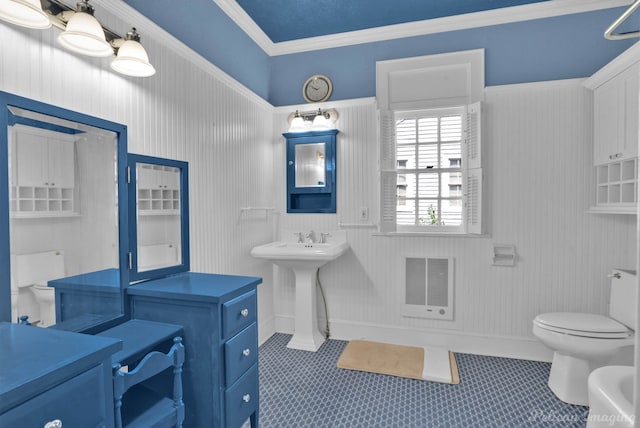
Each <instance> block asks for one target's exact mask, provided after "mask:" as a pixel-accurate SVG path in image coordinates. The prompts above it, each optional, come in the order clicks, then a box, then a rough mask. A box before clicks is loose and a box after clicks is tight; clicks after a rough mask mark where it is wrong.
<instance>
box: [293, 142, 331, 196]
mask: <svg viewBox="0 0 640 428" xmlns="http://www.w3.org/2000/svg"><path fill="white" fill-rule="evenodd" d="M325 158H326V152H325V143H311V144H296V146H295V165H296V168H295V169H296V171H295V187H324V186H325V185H326V176H325V171H326V167H325Z"/></svg>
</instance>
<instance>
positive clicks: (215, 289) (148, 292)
mask: <svg viewBox="0 0 640 428" xmlns="http://www.w3.org/2000/svg"><path fill="white" fill-rule="evenodd" d="M260 283H262V278H260V277H256V276H239V275H221V274H212V273H197V272H184V273H179V274H176V275H172V276H168V277H165V278H160V279H153V280H149V281H145V282H140V283H138V284H133V285H131V286H130V287H129V288H127V294H129V295H133V296H150V297H164V298H170V297H175V298H180V299H186V300H195V301H207V302H221V301H226V300H228V299H232V298H234V297H236V296H240V295H242V294H244V293H246V292H248V291H250V290H253V289H254V288H255V287H256V286H257V285H258V284H260Z"/></svg>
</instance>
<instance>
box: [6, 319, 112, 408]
mask: <svg viewBox="0 0 640 428" xmlns="http://www.w3.org/2000/svg"><path fill="white" fill-rule="evenodd" d="M120 349H122V342H121V341H120V340H117V339H113V338H110V337H99V336H90V335H86V334H80V333H71V332H67V331H61V330H53V329H47V328H41V327H32V326H27V325H19V324H12V323H8V322H0V350H2V351H0V413H2V412H4V411H5V410H6V409H8V408H11V407H12V406H13V405H14V404H15V403H18V402H21V401H23V400H24V399H28V398H29V397H30V395H33V394H34V392H33V391H42V390H43V386H45V385H53V384H55V383H57V382H61V381H64V380H65V379H67V378H69V377H70V376H72V375H73V374H76V373H79V372H81V371H82V369H83V368H84V369H88V368H90V367H92V366H94V365H96V364H97V363H98V362H100V361H102V360H104V359H105V358H109V361H110V358H111V355H112V354H113V353H115V352H118V351H119V350H120Z"/></svg>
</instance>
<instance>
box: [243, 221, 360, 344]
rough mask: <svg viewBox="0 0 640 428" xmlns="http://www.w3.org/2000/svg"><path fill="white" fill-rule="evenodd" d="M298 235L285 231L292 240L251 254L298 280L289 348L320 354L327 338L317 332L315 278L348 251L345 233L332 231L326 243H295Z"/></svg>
mask: <svg viewBox="0 0 640 428" xmlns="http://www.w3.org/2000/svg"><path fill="white" fill-rule="evenodd" d="M296 235H297V233H294V232H289V231H287V232H283V236H285V237H288V238H290V239H291V240H292V241H286V240H283V241H276V242H271V243H269V244H264V245H259V246H257V247H254V248H253V250H251V255H252V256H253V257H257V258H260V259H267V260H269V261H270V262H272V263H274V264H276V265H279V266H284V267H286V268H289V269H291V270H292V271H293V273H294V275H295V277H296V307H295V310H296V317H295V327H294V330H295V331H294V334H293V337H292V338H291V340H290V341H289V343H288V344H287V347H289V348H293V349H302V350H304V351H312V352H315V351H317V350H318V349H319V348H320V346H322V344H323V343H324V341H325V340H326V338H325V337H324V335H323V334H322V333H320V330H319V329H318V316H317V305H316V279H317V274H318V269H319V268H320V267H321V266H324V265H325V264H327V263H329V262H330V261H332V260H335V259H337V258H338V257H340V256H341V255H343V254H344V253H345V252H346V251H347V250H348V249H349V243H348V242H347V234H346V232H345V231H344V230H340V231H336V232H332V233H331V234H330V235H329V239H328V242H327V243H322V244H320V243H308V244H304V243H298V242H295V240H294V239H296V238H295V237H296Z"/></svg>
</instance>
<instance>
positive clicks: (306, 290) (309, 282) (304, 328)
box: [287, 268, 326, 352]
mask: <svg viewBox="0 0 640 428" xmlns="http://www.w3.org/2000/svg"><path fill="white" fill-rule="evenodd" d="M293 273H294V274H295V277H296V319H295V331H294V334H293V337H292V338H291V340H290V341H289V343H288V344H287V348H291V349H301V350H303V351H312V352H315V351H317V350H318V349H320V346H322V344H323V343H324V341H325V340H326V339H325V337H324V335H323V334H322V333H320V330H319V329H318V307H317V305H316V276H317V274H318V268H298V269H293Z"/></svg>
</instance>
